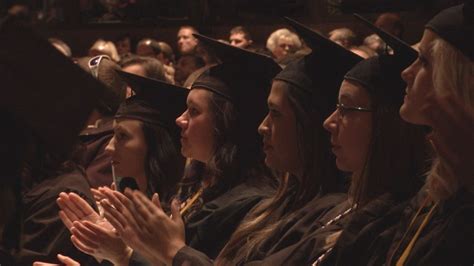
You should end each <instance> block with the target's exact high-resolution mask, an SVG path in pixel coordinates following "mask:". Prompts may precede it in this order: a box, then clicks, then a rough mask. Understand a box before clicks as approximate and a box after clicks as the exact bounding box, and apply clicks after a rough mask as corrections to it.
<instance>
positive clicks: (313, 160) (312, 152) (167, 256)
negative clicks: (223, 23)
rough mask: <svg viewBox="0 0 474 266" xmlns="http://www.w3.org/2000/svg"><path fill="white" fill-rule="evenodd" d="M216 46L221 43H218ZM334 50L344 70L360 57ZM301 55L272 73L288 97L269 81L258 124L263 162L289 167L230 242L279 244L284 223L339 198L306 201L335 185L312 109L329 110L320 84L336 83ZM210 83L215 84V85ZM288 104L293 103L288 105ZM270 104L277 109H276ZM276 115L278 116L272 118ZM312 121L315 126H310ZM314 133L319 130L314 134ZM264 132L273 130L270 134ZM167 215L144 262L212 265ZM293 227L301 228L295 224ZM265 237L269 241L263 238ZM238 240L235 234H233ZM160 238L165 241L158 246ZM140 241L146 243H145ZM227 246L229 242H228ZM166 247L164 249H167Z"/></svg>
mask: <svg viewBox="0 0 474 266" xmlns="http://www.w3.org/2000/svg"><path fill="white" fill-rule="evenodd" d="M318 36H319V35H318ZM320 38H321V37H320ZM320 38H318V37H316V41H313V43H318V41H320V40H321V39H320ZM205 40H206V39H202V38H201V42H205ZM313 40H314V38H313ZM323 42H325V43H329V48H328V47H325V48H326V49H328V50H331V49H333V47H336V46H337V45H335V44H333V43H332V42H330V41H329V40H326V39H323ZM221 45H222V46H224V45H223V44H221ZM224 47H225V46H224ZM335 49H336V51H339V49H343V48H341V47H339V46H337V47H336V48H335ZM323 50H325V49H324V48H321V51H323ZM318 52H319V51H318ZM318 54H320V56H319V58H323V57H324V56H322V55H323V53H318ZM339 55H340V59H341V62H344V63H343V64H340V67H341V68H343V67H345V68H346V70H345V71H347V69H348V68H350V65H351V64H355V62H357V61H358V60H360V59H359V58H357V57H356V56H355V55H353V54H352V53H351V52H349V51H345V50H344V51H343V52H341V54H339ZM346 56H347V57H346ZM268 59H270V58H268ZM306 59H307V61H302V62H300V63H298V64H296V65H294V66H293V67H292V68H290V67H288V68H286V69H285V70H284V71H283V72H281V73H280V74H278V75H277V77H276V78H275V79H277V80H280V82H281V84H279V86H284V85H285V84H289V85H285V86H288V91H289V94H290V96H282V95H281V94H279V92H281V90H280V89H279V88H278V89H276V88H275V86H276V85H275V83H274V85H273V87H272V93H271V95H270V99H271V100H270V99H269V100H270V101H271V102H272V103H271V104H270V105H269V108H270V114H269V115H267V117H266V118H265V122H263V124H262V125H261V126H260V133H261V134H263V135H264V140H265V141H264V143H265V144H264V149H265V153H266V159H265V162H266V164H267V165H268V166H270V167H272V168H273V169H275V170H277V171H282V172H286V171H289V172H290V173H291V174H290V176H289V177H282V178H281V179H280V182H281V184H280V188H279V192H278V194H277V195H276V196H274V197H273V198H271V200H269V201H265V202H262V204H260V205H259V206H258V207H257V208H256V209H254V210H257V211H252V214H253V216H249V217H247V219H246V220H247V221H246V222H244V223H243V224H242V225H244V226H251V227H250V228H252V230H251V231H246V230H242V229H241V228H242V225H241V226H240V228H239V229H237V231H236V232H235V233H234V235H233V236H232V238H231V240H230V241H232V239H233V238H234V237H235V236H236V234H237V232H239V231H240V232H241V234H247V235H246V236H244V237H243V238H247V237H250V238H251V239H252V240H257V241H258V242H263V244H262V243H258V245H260V246H261V247H262V249H263V248H267V247H266V246H270V245H273V244H274V245H279V246H281V245H284V243H281V242H280V241H279V240H280V237H283V235H285V232H286V231H285V227H286V228H288V227H292V226H293V225H294V224H295V223H298V221H299V220H298V217H302V216H304V215H308V216H312V217H313V218H314V217H315V216H318V213H317V212H318V211H319V212H323V211H324V210H325V209H327V208H330V207H332V206H334V205H335V204H336V203H337V202H340V201H342V200H343V199H344V196H343V195H336V196H333V197H327V198H325V199H324V200H322V202H320V203H319V204H315V203H314V202H312V201H313V200H314V198H319V196H320V195H324V194H325V193H327V192H326V191H333V190H336V189H335V187H336V184H334V183H335V180H336V173H335V171H336V169H335V163H334V161H333V159H332V158H331V157H330V156H329V155H330V154H329V139H327V137H326V136H325V134H324V129H323V128H322V120H323V117H324V116H323V115H321V114H320V113H317V112H321V113H323V112H327V113H329V110H327V109H324V107H323V104H324V103H325V102H326V99H327V98H326V97H325V92H324V89H323V88H325V86H330V85H331V84H333V85H336V83H337V82H333V81H332V78H334V79H335V78H336V77H337V76H334V75H331V78H330V79H329V80H325V79H316V78H314V79H313V78H312V77H313V74H314V73H317V72H315V71H316V70H321V67H322V64H321V65H319V67H320V68H316V66H314V65H312V63H314V62H318V61H316V60H313V59H315V58H314V57H311V58H306ZM328 59H329V58H328ZM270 60H271V59H270ZM330 60H333V57H331V59H330ZM344 60H347V61H344ZM224 64H225V63H224ZM273 64H274V63H272V65H273ZM241 67H242V66H241ZM211 70H212V68H211ZM334 70H336V69H331V71H328V72H327V73H326V72H325V73H326V74H329V73H334V72H333V71H334ZM285 71H286V73H285ZM301 73H307V74H301ZM339 73H340V78H342V74H343V72H342V71H339ZM200 79H201V81H200ZM200 79H198V80H197V81H196V82H195V83H194V84H193V86H207V85H206V84H209V83H210V82H207V83H201V82H202V81H203V80H202V78H200ZM275 82H277V81H275ZM313 85H317V86H313ZM214 86H215V87H217V86H216V85H214ZM274 91H275V92H274ZM276 91H278V92H276ZM272 95H273V96H272ZM282 97H283V98H282ZM286 97H289V98H290V99H292V100H288V98H286ZM293 97H294V98H293ZM323 97H324V98H323ZM277 99H280V100H277ZM281 99H283V100H286V101H287V102H286V105H285V106H286V107H285V106H282V105H281V104H282V103H281V102H280V101H281ZM290 101H291V103H290ZM315 102H317V103H318V105H319V104H321V108H322V110H318V111H316V110H315V108H314V106H315ZM292 104H294V107H293V105H292ZM276 106H278V107H276ZM290 106H291V107H290ZM324 106H325V105H324ZM276 108H278V111H277V110H276ZM285 108H286V109H285ZM293 108H294V109H293ZM293 110H298V111H295V112H298V113H297V115H296V118H295V117H294V116H295V114H294V113H293ZM252 111H253V110H252ZM277 116H278V117H280V118H277ZM277 119H280V120H277ZM271 121H273V122H271ZM277 121H278V122H277ZM259 122H261V121H259ZM272 123H275V127H274V126H271V124H272ZM281 123H283V124H281ZM297 123H301V125H300V126H298V129H297V128H296V126H295V125H296V124H297ZM277 124H278V126H277ZM313 126H314V127H316V126H317V127H316V128H315V129H313ZM270 127H271V128H272V130H273V129H274V130H276V132H271V131H270V132H271V133H270V132H269V130H270ZM283 131H284V132H283ZM285 132H286V133H285ZM318 132H319V135H317V134H318ZM270 134H271V135H273V134H275V135H273V137H272V136H271V135H270ZM288 134H289V135H288ZM323 136H324V137H326V138H324V137H323ZM298 137H301V138H302V139H303V140H302V141H301V142H298V143H297V141H299V140H297V139H298ZM270 138H271V141H270ZM309 143H311V147H309V148H305V149H304V150H299V149H300V148H298V147H306V146H308V144H309ZM300 156H301V157H300ZM300 159H302V160H303V163H301V162H300ZM298 175H299V176H298ZM136 200H137V199H136ZM311 202H312V204H311ZM308 205H310V206H308ZM302 207H304V210H302V211H299V209H300V208H302ZM314 209H317V210H314ZM287 216H290V217H287ZM173 217H175V214H173ZM281 219H285V220H284V222H282V223H280V222H279V221H280V220H281ZM173 220H174V221H167V219H164V218H163V220H162V221H161V222H162V223H163V224H160V227H161V226H164V227H165V228H168V233H167V236H166V237H164V235H163V233H161V234H159V235H155V234H153V235H154V239H155V241H156V242H154V243H155V245H159V243H163V244H162V245H163V246H161V245H160V247H161V248H160V249H159V250H154V249H151V250H153V252H150V251H149V252H150V261H152V262H153V261H154V262H156V261H160V260H162V261H163V262H166V263H167V264H168V263H170V261H168V260H173V263H175V264H177V265H181V264H182V263H185V261H191V262H192V263H198V264H199V263H203V264H212V262H211V261H210V258H212V256H209V255H207V254H203V253H201V252H199V251H198V250H199V249H198V248H197V249H193V248H192V246H191V245H188V246H184V243H183V242H180V241H183V240H182V239H181V240H180V237H179V236H180V235H181V233H179V227H180V226H179V224H180V220H179V218H173ZM308 220H309V219H308ZM311 220H312V219H311ZM251 221H254V224H256V226H254V225H251V224H250V222H251ZM255 221H259V222H255ZM303 223H304V222H303ZM157 227H158V225H157ZM295 227H297V226H295ZM244 229H245V228H244ZM299 229H300V230H301V227H300V228H299ZM255 235H256V236H258V238H254V236H255ZM299 235H301V233H300V232H298V229H296V230H293V234H292V233H289V234H288V235H285V236H284V237H285V238H286V239H287V240H289V241H294V238H295V237H296V238H297V237H298V236H299ZM262 236H263V237H262ZM267 237H268V239H271V240H272V241H267ZM239 239H241V238H240V237H239ZM158 241H160V242H158ZM141 243H143V242H141ZM164 243H170V244H169V245H166V246H164V245H165V244H164ZM179 243H181V244H179ZM237 243H238V244H236V246H238V245H240V244H241V245H243V247H242V250H245V251H248V250H249V249H248V248H249V247H250V246H249V245H247V243H245V242H239V241H237ZM239 243H240V244H239ZM253 243H255V241H253ZM145 245H146V246H148V247H149V245H151V243H148V244H145ZM227 245H229V243H228V244H227ZM264 245H266V246H264ZM270 247H271V246H270ZM253 248H254V249H257V247H255V246H253ZM168 251H170V252H169V253H168ZM269 252H271V251H269ZM204 253H205V252H204ZM151 254H153V255H151ZM221 254H222V253H221ZM206 255H207V256H206ZM220 256H221V255H219V258H220ZM256 256H262V254H260V253H257V254H256ZM263 256H265V255H263ZM219 258H218V261H219ZM225 259H226V260H227V259H228V258H227V257H226V258H225ZM240 259H241V258H240V257H239V258H238V259H237V258H236V260H235V261H232V262H231V263H232V264H233V263H238V262H239V261H240ZM220 262H222V261H220ZM220 262H217V263H220Z"/></svg>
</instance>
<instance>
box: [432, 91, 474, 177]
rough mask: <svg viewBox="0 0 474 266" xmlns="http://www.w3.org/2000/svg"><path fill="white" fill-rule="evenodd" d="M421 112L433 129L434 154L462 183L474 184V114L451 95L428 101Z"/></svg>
mask: <svg viewBox="0 0 474 266" xmlns="http://www.w3.org/2000/svg"><path fill="white" fill-rule="evenodd" d="M423 112H424V113H425V115H426V117H428V120H429V122H430V124H431V127H432V128H433V134H431V135H430V137H429V138H430V140H431V142H432V143H433V145H434V147H435V150H436V152H437V153H438V154H439V155H440V156H441V157H442V158H443V160H444V161H445V162H446V163H447V164H448V165H449V168H450V169H451V170H452V171H453V172H454V174H455V175H456V176H458V177H460V178H461V179H462V182H464V183H466V182H467V183H470V184H473V182H474V167H472V162H474V157H473V155H472V151H473V150H474V132H473V131H474V110H473V109H472V108H471V107H469V106H466V104H465V103H463V102H462V100H461V99H459V97H455V96H454V95H445V96H435V95H432V96H430V97H429V101H428V104H426V105H425V106H424V107H423Z"/></svg>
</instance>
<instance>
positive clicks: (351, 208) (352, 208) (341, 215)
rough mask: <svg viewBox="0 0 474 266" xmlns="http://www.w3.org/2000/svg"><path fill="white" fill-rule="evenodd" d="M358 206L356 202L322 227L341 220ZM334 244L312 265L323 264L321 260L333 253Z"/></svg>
mask: <svg viewBox="0 0 474 266" xmlns="http://www.w3.org/2000/svg"><path fill="white" fill-rule="evenodd" d="M356 208H357V204H354V205H352V206H351V207H349V208H348V209H347V210H345V211H343V212H341V213H339V214H338V215H337V216H336V217H334V218H332V219H331V220H329V221H328V222H327V223H326V224H325V225H323V226H322V227H321V228H325V227H326V226H328V225H331V224H333V223H335V222H337V221H339V220H340V219H342V217H344V216H346V215H348V214H349V213H351V212H352V211H354V210H355V209H356ZM333 248H334V246H332V247H330V248H328V249H327V250H326V251H325V252H324V253H323V254H322V255H321V256H319V257H318V259H317V260H316V261H315V262H313V264H311V266H318V265H321V262H323V261H324V260H325V259H326V258H327V256H328V255H329V254H330V253H331V251H332V250H333Z"/></svg>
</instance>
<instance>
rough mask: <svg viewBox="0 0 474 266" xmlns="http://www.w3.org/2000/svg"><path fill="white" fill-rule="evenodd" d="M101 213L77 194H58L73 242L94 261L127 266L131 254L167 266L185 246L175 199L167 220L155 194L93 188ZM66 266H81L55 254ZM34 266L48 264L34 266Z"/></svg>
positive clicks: (42, 264)
mask: <svg viewBox="0 0 474 266" xmlns="http://www.w3.org/2000/svg"><path fill="white" fill-rule="evenodd" d="M112 188H114V186H112ZM91 191H92V193H93V195H94V198H95V200H96V201H97V202H98V204H97V205H98V206H99V209H100V210H101V211H100V214H99V213H98V212H96V211H95V210H94V209H93V208H92V207H91V206H90V205H89V204H88V203H87V201H85V200H84V199H83V198H81V197H80V196H79V195H77V194H75V193H64V192H63V193H60V194H59V197H58V199H57V203H58V205H59V207H60V209H61V210H60V212H59V216H60V218H61V220H62V221H63V223H64V225H65V226H66V227H67V228H68V229H69V231H70V232H71V241H72V243H73V244H74V246H75V247H76V248H77V249H79V250H80V251H82V252H84V253H86V254H89V255H91V256H93V257H94V258H95V259H96V260H97V261H99V262H100V261H102V260H108V261H110V262H112V263H113V264H114V265H128V264H129V260H130V257H131V255H132V252H133V250H136V251H138V252H139V254H140V255H141V256H142V257H144V258H145V259H146V260H147V261H148V262H150V263H151V264H152V265H170V264H171V263H172V260H173V257H174V255H175V254H176V253H177V252H178V250H179V249H181V248H182V247H183V246H185V236H184V223H183V220H182V218H181V215H180V212H179V208H180V203H179V202H178V201H177V200H174V201H173V202H172V204H171V216H168V215H167V214H166V213H165V212H164V211H163V209H162V207H161V204H160V200H159V196H158V194H154V195H153V197H152V199H151V200H150V199H148V198H147V197H146V196H145V195H144V194H143V193H141V192H140V191H138V190H135V191H132V190H130V189H126V190H125V192H124V193H123V194H122V193H120V192H118V191H116V190H113V189H111V188H108V187H100V188H99V189H91ZM58 260H59V261H60V262H61V263H63V264H65V265H67V266H77V265H80V264H79V263H78V262H76V261H74V258H69V257H66V256H62V255H60V254H58ZM33 265H34V266H51V265H57V264H50V263H46V262H35V263H34V264H33Z"/></svg>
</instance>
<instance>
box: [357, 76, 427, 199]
mask: <svg viewBox="0 0 474 266" xmlns="http://www.w3.org/2000/svg"><path fill="white" fill-rule="evenodd" d="M349 82H352V83H355V84H356V85H357V86H361V85H360V84H357V82H355V81H349ZM361 87H363V86H361ZM384 93H385V91H384V90H380V89H379V90H376V91H375V92H372V93H370V98H371V99H370V102H371V106H372V109H374V110H375V111H374V113H373V117H372V119H373V120H372V121H373V123H372V139H371V142H370V147H369V152H368V154H367V160H366V162H365V166H364V169H363V171H362V173H361V174H360V176H352V181H351V187H350V189H349V196H350V197H351V198H352V199H353V201H354V203H357V204H358V205H359V206H360V205H363V204H365V203H367V202H368V201H370V200H372V199H374V198H375V197H377V196H379V195H381V194H383V193H387V192H389V193H391V194H392V196H394V197H395V198H396V199H398V200H404V199H408V198H410V197H412V196H413V195H414V194H415V193H416V192H417V191H418V190H419V188H420V186H421V184H422V183H423V179H422V176H423V173H424V172H425V171H426V170H427V168H428V165H429V155H428V154H429V150H428V145H427V141H426V138H425V134H426V128H424V127H422V126H416V125H412V124H409V123H407V122H405V121H403V120H402V119H401V117H400V115H399V110H400V106H401V104H402V102H403V101H402V100H401V99H400V100H399V101H397V100H393V99H392V100H389V101H387V100H384V98H386V96H385V95H383V94H384Z"/></svg>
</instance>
